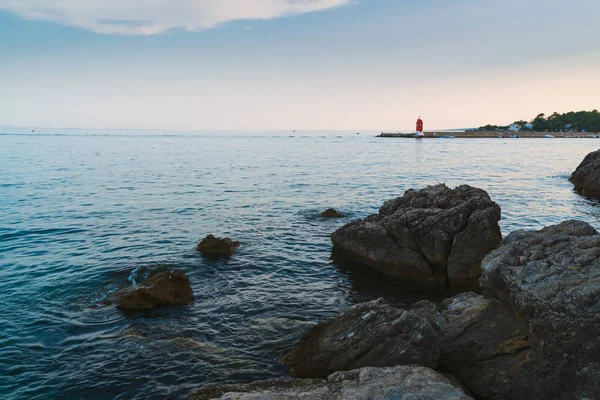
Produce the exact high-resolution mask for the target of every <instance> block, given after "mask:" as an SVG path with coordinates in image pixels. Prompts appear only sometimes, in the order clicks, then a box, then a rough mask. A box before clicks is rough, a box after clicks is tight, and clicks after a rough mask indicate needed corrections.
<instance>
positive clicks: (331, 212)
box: [321, 208, 344, 218]
mask: <svg viewBox="0 0 600 400" xmlns="http://www.w3.org/2000/svg"><path fill="white" fill-rule="evenodd" d="M321 217H323V218H344V216H343V215H342V214H340V213H339V212H338V211H337V210H335V209H333V208H329V209H327V210H325V211H323V212H322V213H321Z"/></svg>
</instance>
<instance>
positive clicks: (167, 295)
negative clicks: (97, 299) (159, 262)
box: [115, 270, 194, 310]
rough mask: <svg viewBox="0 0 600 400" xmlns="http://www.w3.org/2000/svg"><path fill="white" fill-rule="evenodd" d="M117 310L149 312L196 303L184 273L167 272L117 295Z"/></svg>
mask: <svg viewBox="0 0 600 400" xmlns="http://www.w3.org/2000/svg"><path fill="white" fill-rule="evenodd" d="M115 299H116V303H117V308H119V309H122V310H147V309H150V308H153V307H156V306H161V305H186V304H190V303H191V302H192V301H194V293H193V291H192V287H191V285H190V280H189V278H188V277H187V276H186V275H185V273H184V272H183V271H177V270H173V271H166V272H161V273H158V274H156V275H153V276H151V277H150V278H149V279H147V280H146V281H144V282H142V283H141V284H139V285H136V286H133V287H131V288H128V289H124V290H121V291H119V292H117V293H116V294H115Z"/></svg>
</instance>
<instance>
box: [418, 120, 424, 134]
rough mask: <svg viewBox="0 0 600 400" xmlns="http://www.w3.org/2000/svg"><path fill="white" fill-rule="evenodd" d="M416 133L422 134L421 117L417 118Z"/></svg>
mask: <svg viewBox="0 0 600 400" xmlns="http://www.w3.org/2000/svg"><path fill="white" fill-rule="evenodd" d="M417 135H420V136H422V135H423V120H422V119H421V117H419V119H418V120H417Z"/></svg>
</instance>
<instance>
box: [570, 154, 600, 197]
mask: <svg viewBox="0 0 600 400" xmlns="http://www.w3.org/2000/svg"><path fill="white" fill-rule="evenodd" d="M569 180H570V181H571V182H572V183H573V184H574V185H575V190H576V191H578V192H579V193H581V194H582V195H584V196H591V197H598V198H600V150H596V151H594V152H592V153H590V154H588V155H587V156H586V157H585V158H584V159H583V161H582V162H581V164H579V166H578V167H577V169H576V170H575V172H573V174H572V175H571V178H570V179H569Z"/></svg>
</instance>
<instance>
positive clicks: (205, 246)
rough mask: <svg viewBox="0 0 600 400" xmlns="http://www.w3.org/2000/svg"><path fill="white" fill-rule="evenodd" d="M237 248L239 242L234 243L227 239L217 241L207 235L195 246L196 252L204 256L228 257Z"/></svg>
mask: <svg viewBox="0 0 600 400" xmlns="http://www.w3.org/2000/svg"><path fill="white" fill-rule="evenodd" d="M239 246H240V242H234V241H232V240H231V239H229V238H225V239H217V238H216V237H214V236H213V235H208V236H207V237H205V238H204V239H202V241H201V242H200V243H199V244H198V246H196V250H197V251H199V252H201V253H202V254H204V255H206V256H216V257H230V256H232V255H233V253H235V249H237V248H238V247H239Z"/></svg>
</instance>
